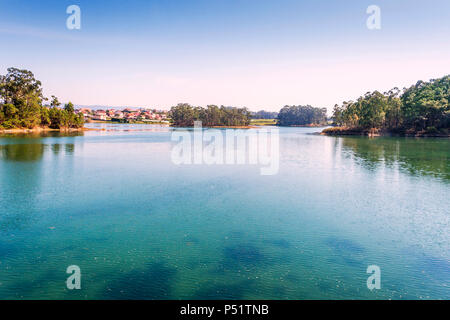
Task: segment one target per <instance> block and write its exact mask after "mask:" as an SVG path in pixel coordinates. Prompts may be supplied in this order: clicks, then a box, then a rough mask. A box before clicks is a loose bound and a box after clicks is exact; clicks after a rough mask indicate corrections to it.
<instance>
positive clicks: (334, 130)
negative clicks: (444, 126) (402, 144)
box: [320, 127, 450, 138]
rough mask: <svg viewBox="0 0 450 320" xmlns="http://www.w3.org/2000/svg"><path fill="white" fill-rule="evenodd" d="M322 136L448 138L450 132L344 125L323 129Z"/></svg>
mask: <svg viewBox="0 0 450 320" xmlns="http://www.w3.org/2000/svg"><path fill="white" fill-rule="evenodd" d="M320 134H321V135H324V136H334V137H339V136H365V137H412V138H450V134H444V133H428V132H411V133H408V132H405V133H401V132H391V131H382V130H372V131H371V130H362V129H352V128H345V127H331V128H327V129H325V130H323V131H322V132H321V133H320Z"/></svg>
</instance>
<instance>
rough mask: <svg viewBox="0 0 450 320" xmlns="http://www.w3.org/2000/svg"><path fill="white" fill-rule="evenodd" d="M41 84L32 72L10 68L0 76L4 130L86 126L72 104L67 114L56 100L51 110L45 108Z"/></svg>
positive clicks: (0, 110) (55, 99) (0, 113)
mask: <svg viewBox="0 0 450 320" xmlns="http://www.w3.org/2000/svg"><path fill="white" fill-rule="evenodd" d="M44 100H47V99H45V98H44V97H43V96H42V88H41V82H40V81H38V80H36V79H35V78H34V75H33V73H32V72H31V71H28V70H20V69H17V68H9V69H8V73H7V74H6V75H5V76H0V127H2V128H5V129H13V128H29V129H32V128H35V127H38V126H48V127H51V128H58V129H59V128H80V127H83V125H84V119H83V116H82V115H81V114H80V115H77V114H75V112H74V107H73V104H72V103H70V102H69V103H68V104H67V105H66V106H65V107H64V110H63V109H60V108H58V106H60V105H61V103H60V102H59V101H58V98H57V97H55V96H52V101H51V107H52V108H51V109H50V110H49V109H48V108H47V107H44V106H43V105H42V102H43V101H44Z"/></svg>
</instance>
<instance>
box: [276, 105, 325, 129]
mask: <svg viewBox="0 0 450 320" xmlns="http://www.w3.org/2000/svg"><path fill="white" fill-rule="evenodd" d="M277 120H278V125H280V126H305V125H326V124H327V109H326V108H314V107H311V106H309V105H308V106H285V107H283V108H282V109H281V110H280V113H279V114H278V118H277Z"/></svg>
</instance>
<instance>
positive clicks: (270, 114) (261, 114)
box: [252, 110, 278, 119]
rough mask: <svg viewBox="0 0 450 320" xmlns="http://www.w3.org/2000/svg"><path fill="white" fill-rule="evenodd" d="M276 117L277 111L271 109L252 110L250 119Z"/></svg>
mask: <svg viewBox="0 0 450 320" xmlns="http://www.w3.org/2000/svg"><path fill="white" fill-rule="evenodd" d="M277 117H278V112H271V111H264V110H261V111H258V112H252V119H276V118H277Z"/></svg>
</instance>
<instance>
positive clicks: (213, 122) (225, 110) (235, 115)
mask: <svg viewBox="0 0 450 320" xmlns="http://www.w3.org/2000/svg"><path fill="white" fill-rule="evenodd" d="M170 117H171V119H172V121H173V125H175V126H179V127H192V126H194V121H197V120H199V121H202V125H203V126H206V127H212V126H248V125H249V124H250V112H249V111H248V110H247V109H246V108H232V107H224V106H221V107H220V108H219V107H218V106H215V105H209V106H207V107H206V108H202V107H193V106H191V105H189V104H186V103H181V104H178V105H177V106H176V107H172V108H171V110H170Z"/></svg>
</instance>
